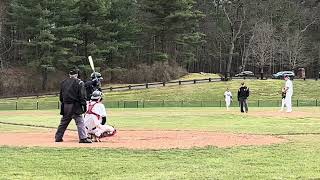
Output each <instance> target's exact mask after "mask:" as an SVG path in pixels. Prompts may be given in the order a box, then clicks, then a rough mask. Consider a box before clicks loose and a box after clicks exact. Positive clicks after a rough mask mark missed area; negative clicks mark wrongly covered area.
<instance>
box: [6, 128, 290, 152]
mask: <svg viewBox="0 0 320 180" xmlns="http://www.w3.org/2000/svg"><path fill="white" fill-rule="evenodd" d="M283 142H287V140H286V139H284V138H279V137H275V136H264V135H248V134H231V133H215V132H201V131H143V130H142V131H129V130H127V131H126V130H120V131H119V132H118V133H117V134H116V135H115V136H113V137H107V138H103V139H102V142H97V143H92V144H79V143H78V136H77V133H76V132H71V131H67V132H66V134H65V137H64V142H60V143H55V142H54V131H49V132H46V133H0V146H19V147H21V146H22V147H106V148H126V149H172V148H179V149H189V148H192V147H206V146H216V147H232V146H248V145H271V144H277V143H283Z"/></svg>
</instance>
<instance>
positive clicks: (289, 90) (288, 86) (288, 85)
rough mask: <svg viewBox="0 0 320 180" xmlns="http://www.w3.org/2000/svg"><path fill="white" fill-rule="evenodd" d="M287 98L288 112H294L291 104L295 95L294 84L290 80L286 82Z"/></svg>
mask: <svg viewBox="0 0 320 180" xmlns="http://www.w3.org/2000/svg"><path fill="white" fill-rule="evenodd" d="M285 87H286V89H287V92H286V98H285V99H284V101H285V105H286V107H287V112H292V104H291V97H292V95H293V84H292V81H291V80H290V79H288V80H286V86H285Z"/></svg>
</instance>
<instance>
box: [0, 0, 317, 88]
mask: <svg viewBox="0 0 320 180" xmlns="http://www.w3.org/2000/svg"><path fill="white" fill-rule="evenodd" d="M0 5H1V6H0V7H1V8H0V35H1V36H0V62H1V63H0V65H1V68H6V67H12V66H27V67H30V68H33V69H35V70H37V71H39V72H41V73H42V75H43V79H44V80H46V78H47V77H46V74H47V72H48V71H55V70H62V71H66V70H67V69H69V68H71V67H74V66H77V67H78V68H82V69H84V72H89V71H90V68H89V66H88V63H87V62H88V61H87V57H88V56H89V55H91V56H93V58H94V61H95V63H96V66H97V67H99V68H100V69H99V70H100V71H105V72H106V73H111V74H112V73H113V75H114V78H115V79H113V80H117V78H119V79H120V80H121V78H120V77H117V75H118V76H123V74H127V78H128V77H129V78H131V81H135V80H136V81H149V80H150V79H152V77H150V78H147V77H146V76H158V79H157V78H154V77H153V80H170V78H171V77H173V76H179V75H180V74H182V73H183V72H185V71H184V70H186V71H188V72H200V71H201V72H211V73H221V74H224V75H225V76H232V75H233V74H235V73H238V72H240V71H244V70H251V71H253V72H255V73H259V74H262V75H263V76H268V75H271V74H272V73H275V72H277V71H281V70H295V71H296V70H297V69H298V68H301V67H304V68H306V70H307V76H309V77H314V76H318V72H319V71H320V68H319V62H320V28H319V27H320V1H319V0H308V1H307V0H281V1H279V0H254V1H252V0H28V1H26V0H0ZM85 76H88V74H85ZM136 76H137V77H136ZM138 76H139V77H138ZM140 76H141V77H140ZM135 77H136V78H135ZM134 79H135V80H134ZM44 86H45V83H44Z"/></svg>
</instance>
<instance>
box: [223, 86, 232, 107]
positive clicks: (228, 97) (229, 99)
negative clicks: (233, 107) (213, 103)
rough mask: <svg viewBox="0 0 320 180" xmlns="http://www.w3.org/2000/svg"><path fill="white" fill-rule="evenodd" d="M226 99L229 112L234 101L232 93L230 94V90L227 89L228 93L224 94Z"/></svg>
mask: <svg viewBox="0 0 320 180" xmlns="http://www.w3.org/2000/svg"><path fill="white" fill-rule="evenodd" d="M224 98H225V101H226V107H227V110H229V107H230V104H231V101H232V93H231V92H230V90H229V88H227V90H226V92H224Z"/></svg>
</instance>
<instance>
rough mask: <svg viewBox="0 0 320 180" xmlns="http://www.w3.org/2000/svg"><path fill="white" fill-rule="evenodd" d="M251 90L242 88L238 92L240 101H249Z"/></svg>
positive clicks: (245, 87)
mask: <svg viewBox="0 0 320 180" xmlns="http://www.w3.org/2000/svg"><path fill="white" fill-rule="evenodd" d="M249 93H250V92H249V88H248V87H247V86H242V87H240V88H239V90H238V99H247V98H248V97H249Z"/></svg>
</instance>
